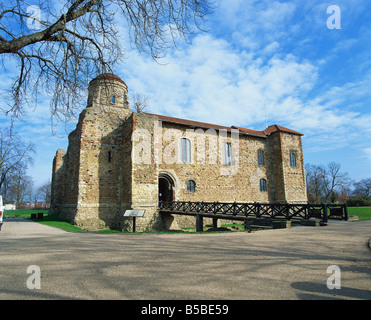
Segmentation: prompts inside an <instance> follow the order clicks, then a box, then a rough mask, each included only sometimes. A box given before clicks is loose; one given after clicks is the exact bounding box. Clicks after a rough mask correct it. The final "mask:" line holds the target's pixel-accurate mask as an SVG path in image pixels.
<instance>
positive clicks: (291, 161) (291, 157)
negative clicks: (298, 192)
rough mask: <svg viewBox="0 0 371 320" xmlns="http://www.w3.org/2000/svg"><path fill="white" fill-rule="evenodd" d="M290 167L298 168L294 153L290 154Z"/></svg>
mask: <svg viewBox="0 0 371 320" xmlns="http://www.w3.org/2000/svg"><path fill="white" fill-rule="evenodd" d="M290 167H293V168H295V167H296V155H295V153H294V152H290Z"/></svg>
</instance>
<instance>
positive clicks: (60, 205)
mask: <svg viewBox="0 0 371 320" xmlns="http://www.w3.org/2000/svg"><path fill="white" fill-rule="evenodd" d="M158 119H159V118H158V117H157V116H156V115H149V114H138V113H132V112H131V110H130V109H129V103H128V101H127V87H126V84H125V83H124V82H123V81H122V80H121V79H119V78H118V77H116V76H114V75H110V74H105V75H102V76H98V77H97V78H95V79H94V80H92V81H91V83H90V86H89V98H88V107H87V108H85V109H84V110H83V111H82V113H81V114H80V117H79V122H78V124H77V126H76V129H75V130H74V131H73V132H71V134H70V135H69V145H68V150H67V152H65V151H63V150H61V149H60V150H58V151H57V154H56V156H55V158H54V161H53V173H52V204H51V213H58V214H59V216H60V217H62V218H65V219H67V220H69V221H71V222H73V223H75V224H76V225H78V226H81V227H83V228H86V229H89V230H96V229H101V228H105V227H109V228H114V229H119V230H132V220H130V219H124V218H123V214H124V212H125V211H126V210H128V209H144V210H146V213H145V216H144V217H142V218H138V219H137V230H138V231H150V230H164V229H168V228H172V229H174V228H179V227H183V226H193V225H194V224H195V219H194V217H189V216H171V215H169V214H167V215H161V214H159V213H158V210H157V207H158V200H159V177H162V178H161V179H163V177H165V176H166V177H168V178H169V179H170V180H171V181H172V184H173V192H172V196H173V200H175V201H205V202H214V201H219V202H234V201H236V202H262V203H264V202H306V201H307V196H306V186H305V173H304V160H303V152H302V144H301V136H300V135H298V134H294V133H287V132H283V131H281V130H276V129H274V130H270V131H269V132H270V134H267V135H266V134H265V133H264V134H261V136H255V135H253V134H247V133H245V134H243V133H241V131H239V130H237V129H235V130H234V129H231V128H230V129H228V130H225V129H220V130H218V129H213V128H209V129H207V128H198V127H197V126H196V125H185V124H182V123H181V122H180V123H175V122H167V121H158ZM220 128H222V127H220ZM270 128H271V127H270ZM247 132H248V131H247ZM264 132H265V131H264ZM181 138H187V139H188V140H189V141H190V146H191V149H190V150H191V153H190V159H187V161H186V162H183V161H182V160H181V157H180V139H181ZM226 143H228V144H230V145H231V147H232V165H226V164H224V163H223V162H224V161H223V160H224V159H225V157H224V155H223V149H224V148H225V147H224V145H225V144H226ZM259 149H261V150H263V151H264V165H258V159H257V153H258V150H259ZM290 152H292V153H295V155H296V166H295V167H292V166H290V158H289V154H290ZM188 160H189V163H188ZM261 179H265V180H266V186H267V189H266V190H263V191H262V190H260V181H261ZM189 180H192V181H194V182H195V192H192V191H189V190H187V181H189ZM208 223H211V220H210V221H205V224H208Z"/></svg>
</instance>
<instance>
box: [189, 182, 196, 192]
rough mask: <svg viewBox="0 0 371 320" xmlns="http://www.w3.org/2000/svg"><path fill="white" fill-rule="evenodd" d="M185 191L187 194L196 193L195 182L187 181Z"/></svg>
mask: <svg viewBox="0 0 371 320" xmlns="http://www.w3.org/2000/svg"><path fill="white" fill-rule="evenodd" d="M187 191H188V192H196V182H194V181H193V180H188V181H187Z"/></svg>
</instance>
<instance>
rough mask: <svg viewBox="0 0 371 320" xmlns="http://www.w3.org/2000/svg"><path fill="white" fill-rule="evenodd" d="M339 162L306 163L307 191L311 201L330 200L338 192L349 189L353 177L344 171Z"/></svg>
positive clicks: (334, 198) (333, 198)
mask: <svg viewBox="0 0 371 320" xmlns="http://www.w3.org/2000/svg"><path fill="white" fill-rule="evenodd" d="M340 169H341V166H340V164H339V163H336V162H330V163H329V164H328V165H327V166H323V165H309V164H308V165H306V175H307V193H308V198H309V201H310V202H320V201H324V202H326V203H327V202H330V201H334V200H336V197H337V195H338V194H340V193H342V192H343V191H344V190H347V189H348V187H349V186H350V184H351V179H350V177H349V174H348V173H347V172H342V171H341V170H340Z"/></svg>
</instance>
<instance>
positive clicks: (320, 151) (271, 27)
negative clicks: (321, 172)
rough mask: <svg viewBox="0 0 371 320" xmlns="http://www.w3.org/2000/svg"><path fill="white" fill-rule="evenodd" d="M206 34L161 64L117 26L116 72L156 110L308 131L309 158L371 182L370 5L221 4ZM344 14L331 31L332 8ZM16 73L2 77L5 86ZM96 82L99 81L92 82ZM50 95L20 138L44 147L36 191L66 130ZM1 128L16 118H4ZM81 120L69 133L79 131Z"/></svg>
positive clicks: (362, 0)
mask: <svg viewBox="0 0 371 320" xmlns="http://www.w3.org/2000/svg"><path fill="white" fill-rule="evenodd" d="M217 3H218V7H217V8H216V10H215V13H214V14H213V15H212V16H209V18H208V21H207V23H206V24H205V27H206V29H207V30H209V31H208V32H207V33H198V34H195V35H192V36H191V37H190V38H189V42H188V43H185V42H179V43H178V46H179V49H180V50H177V49H173V50H169V51H168V52H167V55H166V57H164V58H163V59H162V60H160V61H159V62H160V63H157V62H155V61H154V60H153V59H152V58H151V57H150V56H149V55H146V54H142V55H139V54H138V53H137V51H135V50H134V49H132V48H131V46H130V43H129V41H128V40H127V39H128V37H127V33H126V29H125V27H124V25H123V24H122V25H121V24H119V25H118V29H119V30H120V32H121V33H122V37H123V46H124V47H125V48H126V53H125V55H126V59H125V61H124V62H123V63H121V64H120V65H118V66H117V67H116V68H115V73H116V74H117V75H118V76H120V77H121V78H122V79H123V80H124V81H125V82H126V84H127V85H128V88H129V93H136V92H139V93H143V94H145V95H147V96H149V97H150V98H151V100H150V112H152V113H159V114H164V115H168V116H174V117H182V118H186V119H191V120H198V121H203V122H210V123H215V124H221V125H227V126H231V125H236V126H241V127H247V128H251V129H256V130H263V129H264V128H265V124H266V121H267V123H268V125H271V124H279V125H282V126H285V127H288V128H291V129H294V130H297V131H299V132H302V133H303V134H304V137H303V149H304V160H305V162H306V163H310V164H327V163H328V162H330V161H336V162H339V163H340V164H341V166H342V170H343V171H347V172H349V174H350V176H351V178H353V179H354V180H360V179H362V178H368V177H371V139H370V137H371V108H370V106H371V90H370V89H371V85H370V83H371V19H370V17H371V3H370V1H369V0H337V1H324V0H321V1H305V0H295V1H294V0H292V1H282V0H280V1H279V0H277V1H266V0H261V1H252V0H228V1H227V0H225V1H222V0H220V1H217ZM331 5H337V6H338V7H339V8H340V10H341V16H340V18H341V29H329V28H328V27H327V20H328V18H329V17H330V16H331V14H328V13H327V8H328V7H329V6H331ZM11 76H12V75H11V74H10V73H9V72H8V73H7V74H4V73H2V74H1V75H0V80H1V83H2V87H4V86H5V85H6V83H9V79H11ZM93 77H94V75H92V78H93ZM49 99H50V98H49V97H42V99H41V100H40V102H39V105H38V107H37V108H36V109H33V108H30V110H29V112H28V113H27V114H26V115H25V116H24V121H23V122H18V123H17V131H18V132H19V134H20V135H21V136H22V137H23V138H24V139H31V140H32V141H34V143H35V145H36V155H35V161H34V165H33V166H32V167H30V168H29V175H31V176H32V177H33V178H34V180H35V183H36V184H41V183H43V182H45V181H47V180H48V179H50V177H51V166H52V159H53V156H54V154H55V152H56V150H57V149H58V148H63V149H66V148H67V133H66V132H65V130H64V127H58V130H57V136H53V135H52V133H51V126H50V117H49V112H48V109H49ZM0 122H1V125H2V126H3V125H6V124H7V122H8V119H7V118H6V117H5V116H4V115H2V114H1V115H0ZM75 125H76V122H74V123H71V125H70V126H68V127H67V132H69V131H71V130H73V128H74V127H75Z"/></svg>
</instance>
